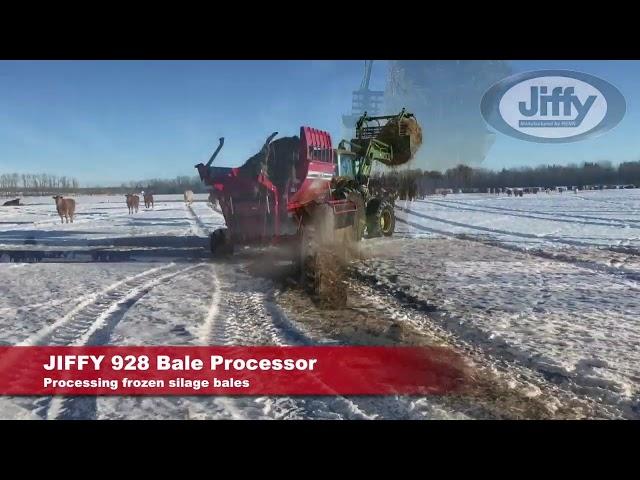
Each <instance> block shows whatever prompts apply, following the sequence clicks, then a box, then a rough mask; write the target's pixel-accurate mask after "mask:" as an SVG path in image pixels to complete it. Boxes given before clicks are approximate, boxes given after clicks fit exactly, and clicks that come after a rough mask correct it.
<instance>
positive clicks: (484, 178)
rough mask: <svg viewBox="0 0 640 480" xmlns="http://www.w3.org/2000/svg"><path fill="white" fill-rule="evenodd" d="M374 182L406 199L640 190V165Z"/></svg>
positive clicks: (402, 175) (407, 175)
mask: <svg viewBox="0 0 640 480" xmlns="http://www.w3.org/2000/svg"><path fill="white" fill-rule="evenodd" d="M372 180H374V182H376V183H377V184H380V185H382V186H384V187H385V188H387V189H393V190H395V191H396V192H397V193H398V195H399V197H400V198H402V199H405V198H414V197H416V196H423V195H430V194H434V193H435V192H436V190H438V189H447V188H450V189H453V190H458V189H460V190H462V191H465V190H466V191H480V192H486V191H487V190H488V189H495V188H507V187H523V188H526V187H542V188H554V187H557V186H566V187H568V188H571V187H578V188H585V187H599V186H612V185H635V186H636V187H640V161H636V162H624V163H620V164H619V165H618V166H614V165H612V164H611V162H584V163H582V164H580V165H578V164H570V165H541V166H538V167H519V168H503V169H502V170H488V169H484V168H472V167H469V166H467V165H458V166H456V167H453V168H449V169H447V170H446V171H444V172H441V171H437V170H431V171H422V170H420V169H415V170H395V171H393V170H392V171H388V172H384V173H378V174H377V175H376V176H375V177H374V178H373V179H372Z"/></svg>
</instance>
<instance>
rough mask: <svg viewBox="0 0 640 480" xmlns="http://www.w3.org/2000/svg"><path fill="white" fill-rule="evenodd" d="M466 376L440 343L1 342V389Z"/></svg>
mask: <svg viewBox="0 0 640 480" xmlns="http://www.w3.org/2000/svg"><path fill="white" fill-rule="evenodd" d="M465 379H466V374H465V368H464V366H463V362H462V361H461V360H460V358H459V357H458V356H457V355H456V354H455V353H454V352H452V351H451V350H448V349H445V348H440V347H431V348H413V347H333V346H331V347H329V346H327V347H215V346H214V347H0V395H389V394H407V395H413V394H420V395H427V394H439V395H441V394H446V393H450V392H453V391H458V390H459V389H460V388H461V387H462V386H463V385H464V384H465V383H466V382H465Z"/></svg>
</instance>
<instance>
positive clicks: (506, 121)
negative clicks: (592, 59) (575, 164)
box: [480, 70, 627, 143]
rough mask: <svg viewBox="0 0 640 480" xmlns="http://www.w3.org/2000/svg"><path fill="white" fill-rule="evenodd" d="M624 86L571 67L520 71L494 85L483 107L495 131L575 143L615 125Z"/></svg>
mask: <svg viewBox="0 0 640 480" xmlns="http://www.w3.org/2000/svg"><path fill="white" fill-rule="evenodd" d="M626 108H627V107H626V102H625V99H624V97H623V96H622V94H621V93H620V91H619V90H618V89H617V88H616V87H614V86H613V85H611V84H610V83H608V82H606V81H604V80H602V79H601V78H598V77H594V76H593V75H589V74H587V73H581V72H572V71H569V70H538V71H535V72H525V73H518V74H516V75H512V76H510V77H507V78H505V79H503V80H501V81H499V82H498V83H496V84H495V85H493V86H492V87H491V88H490V89H489V90H487V92H486V93H485V94H484V96H483V97H482V101H481V103H480V111H481V112H482V116H483V117H484V119H485V121H486V122H487V123H488V124H489V125H491V126H492V127H493V128H495V129H496V130H498V131H500V132H502V133H504V134H506V135H510V136H512V137H515V138H519V139H521V140H528V141H530V142H542V143H564V142H576V141H578V140H584V139H586V138H589V137H593V136H596V135H599V134H602V133H604V132H606V131H607V130H610V129H612V128H613V127H615V126H616V125H617V124H618V123H620V121H621V120H622V117H624V114H625V112H626Z"/></svg>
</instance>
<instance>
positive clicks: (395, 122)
mask: <svg viewBox="0 0 640 480" xmlns="http://www.w3.org/2000/svg"><path fill="white" fill-rule="evenodd" d="M376 139H377V140H379V141H381V142H383V143H386V144H387V145H389V146H390V147H391V148H393V157H392V158H391V161H390V162H389V165H390V166H397V165H402V164H404V163H407V162H408V161H409V160H411V159H412V158H413V156H414V155H415V154H416V152H417V151H418V149H419V148H420V146H421V145H422V128H421V127H420V125H419V124H418V122H417V121H416V119H415V118H414V117H400V118H399V119H398V118H393V119H391V120H389V121H388V122H387V124H386V125H385V126H384V127H382V130H381V131H380V133H379V134H378V136H377V138H376Z"/></svg>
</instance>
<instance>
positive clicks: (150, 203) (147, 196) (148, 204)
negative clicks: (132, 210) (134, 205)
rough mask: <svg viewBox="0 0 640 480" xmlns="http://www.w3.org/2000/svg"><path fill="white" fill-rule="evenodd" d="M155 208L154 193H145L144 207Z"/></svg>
mask: <svg viewBox="0 0 640 480" xmlns="http://www.w3.org/2000/svg"><path fill="white" fill-rule="evenodd" d="M149 207H151V208H153V195H152V194H150V193H145V194H144V208H149Z"/></svg>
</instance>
